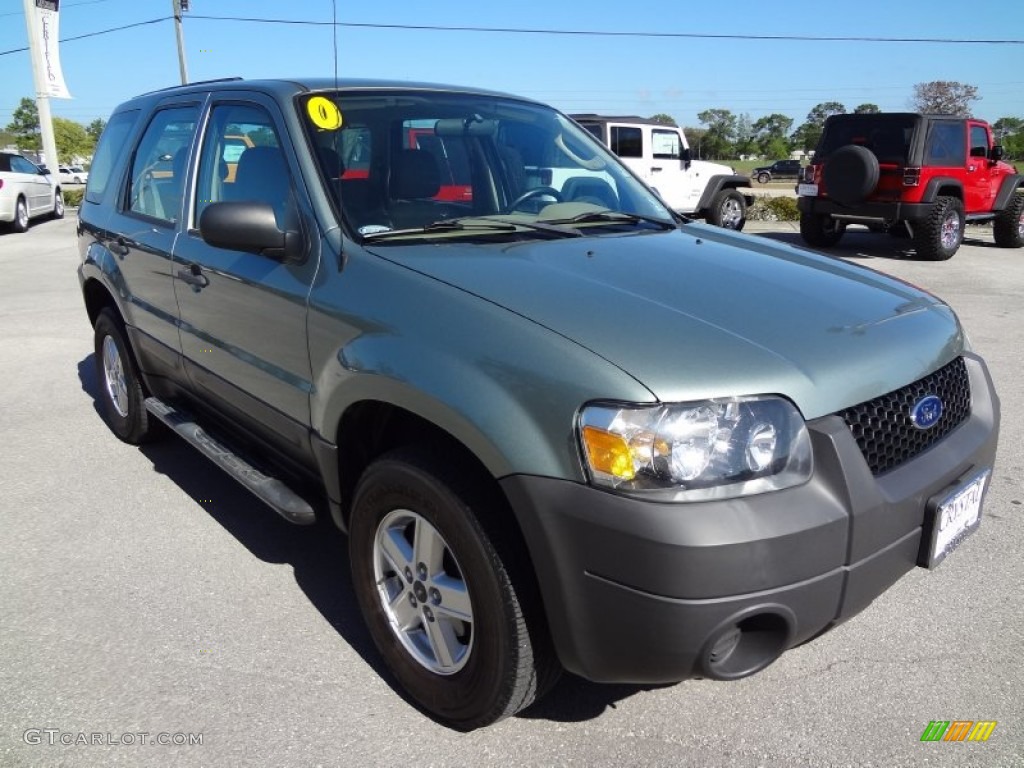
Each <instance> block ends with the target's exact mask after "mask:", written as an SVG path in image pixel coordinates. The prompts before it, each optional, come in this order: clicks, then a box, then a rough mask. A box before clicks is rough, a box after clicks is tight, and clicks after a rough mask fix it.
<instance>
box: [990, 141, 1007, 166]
mask: <svg viewBox="0 0 1024 768" xmlns="http://www.w3.org/2000/svg"><path fill="white" fill-rule="evenodd" d="M988 159H989V160H991V161H992V162H993V163H998V162H999V161H1000V160H1002V159H1003V145H1002V144H996V145H995V146H994V147H992V149H991V150H989V153H988Z"/></svg>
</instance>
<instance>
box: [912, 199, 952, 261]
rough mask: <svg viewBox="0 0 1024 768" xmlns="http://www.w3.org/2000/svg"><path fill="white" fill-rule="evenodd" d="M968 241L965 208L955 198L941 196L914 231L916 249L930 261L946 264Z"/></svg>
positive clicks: (923, 257) (922, 256)
mask: <svg viewBox="0 0 1024 768" xmlns="http://www.w3.org/2000/svg"><path fill="white" fill-rule="evenodd" d="M963 239H964V206H963V203H961V202H960V201H959V200H958V199H957V198H955V197H945V196H941V197H938V198H936V199H935V205H934V206H932V210H931V211H930V212H929V214H928V217H927V218H925V219H923V220H922V221H920V222H919V223H918V225H917V226H916V227H915V228H914V249H915V250H916V251H917V255H918V257H919V258H922V259H925V260H927V261H946V260H947V259H949V258H951V257H952V256H953V254H954V253H956V252H957V250H958V249H959V248H960V243H961V242H963Z"/></svg>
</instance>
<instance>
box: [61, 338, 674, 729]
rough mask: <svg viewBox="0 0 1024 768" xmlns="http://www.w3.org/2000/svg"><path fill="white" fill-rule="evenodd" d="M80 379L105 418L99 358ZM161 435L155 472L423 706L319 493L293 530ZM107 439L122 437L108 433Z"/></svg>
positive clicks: (575, 715)
mask: <svg viewBox="0 0 1024 768" xmlns="http://www.w3.org/2000/svg"><path fill="white" fill-rule="evenodd" d="M78 377H79V382H80V384H81V387H82V391H83V392H85V393H86V394H88V395H89V396H90V397H91V398H92V401H93V408H94V409H95V411H96V413H97V415H98V416H99V417H100V418H101V419H102V410H101V406H100V403H99V400H98V396H99V382H98V381H97V378H96V366H95V355H89V356H87V357H86V358H84V359H83V360H81V361H80V362H79V363H78ZM158 434H159V435H160V437H159V438H158V439H157V440H155V441H153V442H150V443H146V444H144V445H140V446H138V450H139V451H141V453H142V454H143V455H144V456H145V457H146V458H147V459H149V460H150V462H152V465H153V471H154V472H159V473H160V474H162V475H165V476H167V477H168V478H170V479H171V480H172V481H173V482H174V483H175V484H176V485H177V486H178V487H179V488H181V490H182V491H184V492H185V493H186V494H188V496H189V497H190V498H191V499H192V500H193V501H194V502H195V503H196V504H197V505H199V506H201V507H203V509H205V510H206V511H207V513H208V514H209V515H210V517H212V518H213V519H214V520H216V521H217V522H218V523H219V524H220V525H221V526H222V527H223V528H224V529H225V530H226V531H227V532H228V533H230V534H231V535H232V536H234V537H235V539H237V540H238V542H239V543H241V544H242V545H243V546H244V547H245V548H246V549H247V550H249V552H251V553H252V554H253V555H254V556H255V557H257V558H259V559H260V560H262V561H263V562H265V563H273V564H284V563H287V564H289V565H291V566H292V570H293V573H294V574H295V582H296V584H297V585H298V586H299V588H300V589H301V590H302V591H303V592H304V593H305V595H306V597H308V598H309V601H310V603H312V604H313V606H314V607H315V608H316V609H317V610H318V611H319V612H320V614H321V615H322V616H323V617H324V619H326V621H327V622H328V623H329V624H330V625H331V626H332V627H333V628H334V629H335V631H336V632H337V633H338V634H339V635H340V636H341V637H342V639H344V640H345V642H347V643H348V644H349V645H350V646H351V647H352V649H353V650H354V651H356V653H358V654H359V655H360V656H361V657H362V658H363V660H364V661H365V662H366V664H367V665H368V666H369V667H370V668H372V669H373V670H374V671H375V672H376V673H377V674H378V675H379V676H380V677H381V678H382V679H383V680H384V681H385V682H387V684H388V685H389V686H390V687H391V689H392V690H394V691H395V693H396V694H398V695H399V696H400V697H401V698H402V699H403V700H404V701H405V702H406V703H407V704H409V705H410V706H412V707H415V708H417V709H419V708H418V707H417V705H416V704H415V702H413V701H411V700H410V699H409V698H408V697H407V696H406V695H405V693H404V691H403V690H401V689H400V688H398V686H397V685H396V683H395V681H394V679H393V678H392V676H391V674H390V672H389V671H388V669H387V667H386V666H385V665H384V662H383V660H382V659H381V657H380V655H379V654H378V653H377V649H376V647H375V646H374V644H373V640H372V638H371V637H370V634H369V632H368V630H367V629H366V626H365V624H364V623H363V618H362V615H361V614H360V612H359V606H358V604H357V602H356V598H355V594H354V593H353V591H352V581H351V578H350V574H349V561H348V540H347V539H346V538H345V536H344V534H342V533H341V532H340V531H339V530H338V529H337V528H336V527H335V525H334V523H333V522H332V521H331V519H330V513H329V512H328V510H327V505H326V502H325V501H321V502H320V503H319V504H317V503H314V502H315V500H316V496H315V495H313V494H310V495H308V500H309V501H310V502H311V503H313V504H314V509H316V512H317V523H316V524H315V525H312V526H308V527H305V526H297V525H292V524H291V523H288V522H287V521H285V520H284V519H283V518H281V517H280V516H279V515H278V514H277V513H276V512H274V511H273V510H272V509H271V508H270V507H268V506H266V505H265V504H264V503H263V502H261V501H260V500H259V499H257V498H256V497H255V496H253V495H251V494H250V493H249V492H248V491H246V490H245V489H244V488H243V487H242V486H240V485H239V484H238V483H236V482H235V481H234V480H232V479H231V478H230V477H229V476H228V475H226V474H225V473H224V472H222V471H221V470H220V469H218V468H217V467H216V466H214V464H213V463H212V462H210V461H208V460H207V459H206V458H205V457H203V456H202V455H201V454H199V453H197V452H196V451H195V450H194V449H192V448H191V447H190V446H188V444H186V443H185V442H184V441H183V440H181V439H179V438H178V437H177V436H175V435H174V434H172V433H171V432H170V431H169V430H167V431H161V432H158ZM110 439H111V440H116V439H117V438H116V437H115V436H114V435H113V433H111V435H110ZM652 687H658V686H626V685H599V684H596V683H590V682H587V681H585V680H583V679H581V678H578V677H576V676H574V675H568V674H567V675H564V676H563V677H562V679H561V680H560V681H559V682H558V683H557V684H556V685H555V687H554V688H553V689H552V691H551V692H550V693H548V695H547V696H546V697H545V698H544V699H543V700H542V701H540V702H538V703H537V704H536V705H534V706H533V707H531V708H530V709H528V710H526V711H525V712H523V713H521V715H520V716H521V717H526V718H532V719H545V720H554V721H560V722H575V721H582V720H589V719H592V718H595V717H598V716H599V715H600V714H601V713H602V712H604V711H605V710H606V709H608V708H614V706H615V703H616V702H617V701H619V700H620V699H624V698H626V697H628V696H631V695H633V694H634V693H639V692H640V691H643V690H648V689H650V688H652ZM424 714H425V715H427V716H428V717H429V714H428V713H424Z"/></svg>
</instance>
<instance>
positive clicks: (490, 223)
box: [364, 216, 583, 240]
mask: <svg viewBox="0 0 1024 768" xmlns="http://www.w3.org/2000/svg"><path fill="white" fill-rule="evenodd" d="M523 229H529V230H535V231H539V232H550V233H553V234H557V235H559V236H561V237H580V236H581V235H582V234H583V233H582V232H579V231H578V230H575V229H565V228H563V227H556V226H549V225H546V224H536V223H533V222H525V221H517V222H515V223H514V224H513V223H512V222H508V221H499V220H497V219H487V218H483V217H480V216H473V217H468V218H460V219H441V220H439V221H434V222H431V223H430V224H427V225H426V226H423V227H411V228H408V229H389V230H386V231H383V232H372V233H370V234H367V235H364V237H365V238H366V239H367V240H383V239H387V238H389V237H402V236H407V235H426V234H431V233H435V232H438V233H441V232H471V231H473V230H479V231H482V232H519V231H522V230H523Z"/></svg>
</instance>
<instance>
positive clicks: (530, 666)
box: [349, 450, 557, 730]
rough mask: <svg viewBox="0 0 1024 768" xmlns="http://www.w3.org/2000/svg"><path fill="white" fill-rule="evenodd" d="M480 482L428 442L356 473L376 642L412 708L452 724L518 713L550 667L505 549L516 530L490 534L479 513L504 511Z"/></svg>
mask: <svg viewBox="0 0 1024 768" xmlns="http://www.w3.org/2000/svg"><path fill="white" fill-rule="evenodd" d="M482 485H483V484H477V483H474V482H472V481H470V479H469V473H468V471H466V472H463V471H460V470H459V469H458V468H457V465H456V466H454V467H453V465H452V463H451V462H450V461H446V462H440V461H437V460H435V459H433V458H431V454H428V453H427V452H425V451H410V450H402V451H397V452H394V453H391V454H388V455H386V456H385V457H383V458H381V459H378V460H377V461H376V462H374V463H373V464H372V465H370V467H369V468H368V469H367V470H366V472H365V473H364V474H363V477H362V478H361V479H360V481H359V486H358V488H357V489H356V494H355V500H354V503H353V511H352V520H351V525H350V532H349V553H350V560H351V564H352V582H353V586H354V589H355V593H356V597H357V599H358V601H359V607H360V609H361V610H362V613H363V617H364V619H365V620H366V623H367V625H368V627H369V630H370V634H371V635H372V637H373V640H374V642H375V643H376V645H377V648H378V650H379V651H380V653H381V655H382V656H383V657H384V660H385V662H386V663H387V665H388V667H389V668H390V669H391V671H392V673H393V674H394V675H395V677H396V678H397V679H398V682H399V683H400V684H401V686H402V687H403V688H404V689H405V691H406V692H407V693H408V694H409V696H411V697H412V699H413V700H414V701H415V702H416V703H417V704H418V705H419V706H420V707H422V708H423V709H424V710H426V711H427V712H429V713H430V714H431V715H433V716H434V717H436V718H437V719H439V720H440V721H442V722H444V723H446V724H448V725H450V726H452V727H455V728H458V729H460V730H470V729H473V728H478V727H481V726H485V725H488V724H490V723H493V722H495V721H497V720H500V719H502V718H505V717H508V716H510V715H512V714H515V713H516V712H518V711H519V710H521V709H523V708H524V707H526V706H528V705H529V704H530V703H532V702H533V701H534V699H535V698H536V697H537V696H539V695H541V694H542V693H543V692H544V691H545V690H546V688H547V687H548V686H549V685H550V684H551V683H553V682H554V680H555V679H556V678H557V666H556V663H555V661H554V655H553V653H552V652H551V650H550V641H549V640H547V636H546V634H545V633H546V630H545V629H544V628H543V625H542V622H540V621H537V620H536V619H537V617H536V616H535V614H534V613H533V611H534V610H538V611H539V604H538V601H537V599H536V595H535V587H533V588H531V585H532V582H530V581H529V579H525V578H523V577H522V576H523V574H517V573H515V569H516V567H520V568H521V567H522V564H523V563H524V562H527V558H526V557H525V554H524V553H521V552H520V553H511V552H510V551H509V541H510V539H512V538H514V537H512V536H507V535H501V536H497V537H492V536H489V535H488V533H487V530H485V525H484V524H483V521H484V520H487V521H488V523H489V525H488V526H487V529H488V530H489V529H490V528H491V525H490V524H493V522H494V520H493V519H494V518H495V517H500V516H501V515H503V514H505V513H508V510H507V509H502V508H501V506H500V504H499V503H498V502H497V501H496V500H495V497H494V494H492V493H488V492H487V490H486V488H484V487H482ZM509 514H510V513H509ZM499 550H500V551H499ZM514 574H515V575H514ZM528 617H531V618H534V619H535V620H534V621H533V622H532V624H531V626H528V624H527V619H528Z"/></svg>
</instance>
